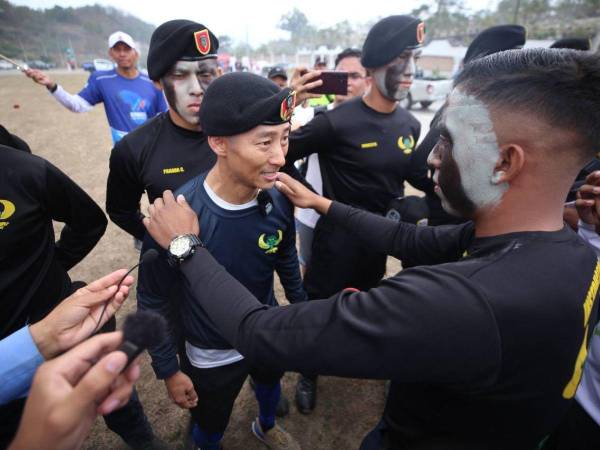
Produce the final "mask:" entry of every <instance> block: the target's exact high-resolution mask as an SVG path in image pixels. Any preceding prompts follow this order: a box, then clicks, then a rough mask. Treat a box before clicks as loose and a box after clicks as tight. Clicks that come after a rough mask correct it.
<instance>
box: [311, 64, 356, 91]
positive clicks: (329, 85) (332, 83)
mask: <svg viewBox="0 0 600 450" xmlns="http://www.w3.org/2000/svg"><path fill="white" fill-rule="evenodd" d="M317 80H322V81H323V84H322V85H321V86H317V87H316V88H313V89H311V90H309V91H308V92H309V93H311V94H334V95H348V72H335V71H330V70H324V71H322V72H321V75H319V76H318V77H315V78H313V79H311V80H310V81H311V82H312V81H317Z"/></svg>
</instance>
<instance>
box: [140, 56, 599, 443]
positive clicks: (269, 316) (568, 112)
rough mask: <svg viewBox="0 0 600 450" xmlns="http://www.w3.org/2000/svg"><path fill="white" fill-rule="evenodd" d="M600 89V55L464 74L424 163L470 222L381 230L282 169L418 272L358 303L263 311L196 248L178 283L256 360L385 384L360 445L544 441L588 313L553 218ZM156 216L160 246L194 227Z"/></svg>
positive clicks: (304, 198)
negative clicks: (379, 413)
mask: <svg viewBox="0 0 600 450" xmlns="http://www.w3.org/2000/svg"><path fill="white" fill-rule="evenodd" d="M557 86H560V89H557V88H556V87H557ZM599 87H600V60H598V58H597V57H595V55H589V54H585V53H583V52H577V51H573V50H549V49H529V50H510V51H506V52H501V53H497V54H494V55H490V56H487V57H485V58H481V59H478V60H476V61H473V62H472V63H471V64H468V65H467V66H465V69H464V71H463V72H462V73H461V74H460V75H459V76H458V77H457V79H456V87H455V90H454V91H453V93H452V95H451V97H450V99H449V103H448V109H447V111H446V114H445V115H444V116H443V118H442V122H443V123H442V125H443V128H442V133H441V140H440V141H439V143H438V144H437V145H436V147H435V148H434V150H433V153H432V155H431V157H430V163H431V164H432V166H433V168H434V169H435V180H436V182H437V183H438V188H437V189H436V190H437V191H438V192H439V193H440V194H443V196H444V204H445V206H446V207H447V208H448V209H452V210H453V211H455V212H459V213H461V214H463V215H465V216H466V217H467V218H470V219H472V221H470V222H467V223H465V224H461V225H454V226H442V227H427V226H415V225H411V224H407V223H402V222H400V223H396V222H392V221H390V220H387V219H385V218H383V217H379V216H377V215H376V214H371V213H368V212H365V211H361V210H360V209H357V208H353V207H351V206H347V205H343V204H342V203H339V202H336V201H331V200H329V199H326V198H324V197H320V196H318V195H316V194H315V193H314V192H312V191H310V190H308V189H307V188H306V187H304V186H303V185H302V184H301V183H299V182H298V181H296V180H294V179H292V178H291V177H289V176H287V175H285V174H280V175H278V183H277V184H276V186H277V188H278V189H279V190H280V191H282V192H283V193H285V194H286V195H287V196H288V198H290V199H291V200H292V201H293V202H294V204H295V205H296V206H298V207H311V208H314V209H316V210H317V211H318V212H319V213H321V214H323V215H325V216H326V217H328V218H329V219H330V220H331V222H333V223H335V224H338V225H339V226H341V227H344V228H345V229H346V230H348V232H349V233H352V234H353V236H354V238H355V239H357V240H361V241H362V242H365V243H368V244H369V245H370V246H371V247H373V248H374V249H376V250H379V251H382V252H386V253H388V254H391V255H394V256H396V257H399V258H400V259H402V260H403V261H408V262H409V263H411V265H412V266H414V267H413V268H411V269H407V270H403V271H402V272H399V273H398V274H396V275H394V276H392V277H390V278H387V279H386V280H384V281H383V282H381V284H380V285H379V286H377V287H375V288H373V289H370V290H369V291H367V292H355V291H354V290H345V291H343V292H341V293H337V294H335V295H333V296H332V297H331V298H329V299H323V300H320V301H314V302H307V303H304V304H296V305H290V306H288V307H285V308H266V307H265V306H264V305H262V304H260V303H259V302H257V301H256V299H255V298H254V297H253V296H252V294H250V293H249V292H248V291H246V290H245V289H244V288H243V287H241V286H240V285H239V284H238V283H237V282H236V281H235V280H234V279H233V278H231V276H229V275H228V274H227V273H226V272H225V271H224V270H223V269H222V268H221V267H219V266H218V264H217V263H215V261H214V259H213V258H212V256H211V254H210V253H209V252H208V251H207V250H205V249H200V250H198V251H196V253H195V254H194V255H193V256H192V257H190V258H189V259H188V260H186V261H185V262H184V263H182V264H181V266H180V270H181V274H182V276H183V277H184V278H185V280H186V283H187V285H188V289H189V290H190V291H191V292H193V293H194V298H195V299H196V300H197V301H198V304H199V307H201V308H202V310H203V311H205V312H206V314H207V315H208V316H210V318H211V320H212V323H213V324H215V326H216V327H217V328H218V329H219V330H220V331H221V333H222V335H223V337H224V338H225V339H226V340H227V341H228V342H231V343H232V344H233V346H234V347H235V348H236V349H237V350H238V351H239V352H240V353H241V354H243V355H244V357H245V358H246V360H248V361H249V362H250V363H252V364H260V365H262V366H265V367H271V368H278V369H280V370H290V369H294V370H299V371H306V372H311V371H312V372H318V373H322V374H327V375H336V376H347V377H364V378H378V379H391V380H392V383H391V387H390V391H389V395H388V399H387V403H386V407H385V410H384V414H383V418H382V421H381V422H380V424H379V425H378V426H377V428H376V429H375V430H374V431H373V432H372V433H370V435H369V436H368V437H367V438H366V439H365V440H364V441H363V444H362V447H361V450H372V449H389V450H392V449H393V450H400V449H401V450H416V449H419V450H424V449H426V450H442V449H443V450H448V449H451V450H459V449H460V450H481V449H486V450H489V449H493V450H506V449H511V450H532V449H535V448H541V447H542V445H541V444H542V442H543V441H544V439H545V438H546V436H547V435H548V434H549V433H550V432H551V431H552V430H553V428H554V427H556V426H557V424H558V423H559V422H560V420H561V418H562V417H563V416H564V415H565V413H566V411H567V410H568V408H569V407H570V406H571V404H572V402H573V398H574V396H575V392H576V390H577V386H578V384H579V381H580V379H581V375H582V367H583V363H584V361H585V358H586V353H587V345H588V342H589V339H590V336H591V333H592V330H593V326H594V324H595V323H596V320H597V312H598V307H597V297H598V290H599V287H600V262H599V261H598V259H597V257H596V254H595V253H594V251H593V250H592V249H590V248H589V247H588V246H586V245H585V243H584V242H582V241H581V239H580V238H579V237H578V236H577V235H576V234H575V233H574V232H573V231H572V230H571V229H570V228H569V227H567V226H565V224H564V223H563V221H562V212H563V202H564V198H565V196H566V194H567V192H568V191H569V189H570V187H571V184H572V182H573V180H574V178H575V176H576V175H577V173H578V172H579V170H580V169H581V167H583V166H584V165H585V164H586V163H587V162H588V161H589V160H591V159H592V158H593V157H594V156H595V153H596V151H597V149H598V142H600V127H599V126H598V124H599V123H600V88H599ZM524 92H526V93H527V95H523V93H524ZM161 206H163V207H161V208H160V209H159V210H156V211H153V214H152V215H151V218H150V221H149V223H148V224H147V225H148V231H149V233H150V234H151V235H152V237H153V238H154V239H155V240H156V241H157V242H158V243H159V244H160V245H161V246H162V247H166V246H167V245H168V244H169V242H170V241H171V239H172V237H173V236H176V235H180V234H186V233H189V232H193V233H194V232H197V229H198V228H197V227H198V225H197V222H196V220H197V219H196V217H195V215H194V213H193V211H191V210H190V209H189V207H188V206H187V205H185V204H184V203H183V202H180V203H177V202H175V201H166V202H165V204H164V205H161Z"/></svg>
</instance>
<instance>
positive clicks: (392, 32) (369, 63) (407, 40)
mask: <svg viewBox="0 0 600 450" xmlns="http://www.w3.org/2000/svg"><path fill="white" fill-rule="evenodd" d="M424 40H425V24H424V23H423V22H422V21H421V20H419V19H416V18H414V17H411V16H389V17H386V18H385V19H381V20H380V21H379V22H377V23H376V24H375V25H373V28H371V30H369V34H368V35H367V39H366V40H365V44H364V45H363V53H362V58H361V63H362V65H363V66H364V67H366V68H368V69H376V68H377V67H383V66H385V65H386V64H387V63H389V62H390V61H392V60H394V59H395V58H397V57H398V56H400V55H401V54H402V52H403V51H404V50H411V49H414V48H418V47H420V46H421V45H422V44H423V41H424Z"/></svg>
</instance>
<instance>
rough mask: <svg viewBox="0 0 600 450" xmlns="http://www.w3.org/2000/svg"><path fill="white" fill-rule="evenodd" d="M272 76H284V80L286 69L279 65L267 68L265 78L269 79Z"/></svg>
mask: <svg viewBox="0 0 600 450" xmlns="http://www.w3.org/2000/svg"><path fill="white" fill-rule="evenodd" d="M273 77H282V78H285V79H286V80H287V79H288V76H287V72H286V70H285V69H284V68H283V67H281V66H275V67H273V68H272V69H271V70H269V74H268V75H267V78H268V79H271V78H273Z"/></svg>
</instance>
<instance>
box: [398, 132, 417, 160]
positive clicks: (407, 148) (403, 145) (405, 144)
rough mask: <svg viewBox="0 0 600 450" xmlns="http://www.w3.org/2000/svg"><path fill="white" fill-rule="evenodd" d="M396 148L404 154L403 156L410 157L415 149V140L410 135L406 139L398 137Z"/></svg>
mask: <svg viewBox="0 0 600 450" xmlns="http://www.w3.org/2000/svg"><path fill="white" fill-rule="evenodd" d="M398 147H400V150H402V151H403V152H404V154H405V155H410V154H411V153H412V151H413V148H414V147H415V138H414V137H412V135H409V136H408V137H404V136H400V137H399V138H398Z"/></svg>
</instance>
